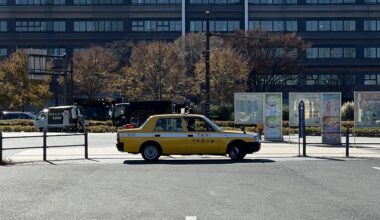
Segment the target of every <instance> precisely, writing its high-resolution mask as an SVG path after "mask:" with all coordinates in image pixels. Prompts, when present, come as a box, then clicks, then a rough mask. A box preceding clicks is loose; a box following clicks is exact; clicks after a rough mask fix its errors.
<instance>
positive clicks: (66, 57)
mask: <svg viewBox="0 0 380 220" xmlns="http://www.w3.org/2000/svg"><path fill="white" fill-rule="evenodd" d="M63 59H64V60H65V61H64V62H65V66H64V68H65V69H64V73H63V74H64V75H63V77H64V78H63V80H64V83H63V84H64V85H63V87H64V88H63V96H64V97H65V105H68V104H69V102H68V96H67V81H68V79H67V73H68V70H67V65H68V56H67V53H64V54H63Z"/></svg>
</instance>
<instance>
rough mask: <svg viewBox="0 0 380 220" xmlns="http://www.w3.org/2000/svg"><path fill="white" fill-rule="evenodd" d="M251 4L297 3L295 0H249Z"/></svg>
mask: <svg viewBox="0 0 380 220" xmlns="http://www.w3.org/2000/svg"><path fill="white" fill-rule="evenodd" d="M248 2H249V4H253V5H297V4H298V3H297V0H249V1H248Z"/></svg>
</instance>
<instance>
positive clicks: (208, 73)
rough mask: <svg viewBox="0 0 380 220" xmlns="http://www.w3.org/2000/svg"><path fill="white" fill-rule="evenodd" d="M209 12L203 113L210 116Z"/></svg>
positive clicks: (207, 13) (208, 17) (207, 12)
mask: <svg viewBox="0 0 380 220" xmlns="http://www.w3.org/2000/svg"><path fill="white" fill-rule="evenodd" d="M210 36H211V33H210V12H209V11H206V51H205V62H206V63H205V64H206V65H205V66H206V103H205V115H206V117H210Z"/></svg>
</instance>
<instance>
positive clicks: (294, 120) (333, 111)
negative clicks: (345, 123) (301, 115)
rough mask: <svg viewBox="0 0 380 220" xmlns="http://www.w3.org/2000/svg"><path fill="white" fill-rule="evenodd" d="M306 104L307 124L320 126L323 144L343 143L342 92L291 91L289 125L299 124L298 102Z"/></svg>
mask: <svg viewBox="0 0 380 220" xmlns="http://www.w3.org/2000/svg"><path fill="white" fill-rule="evenodd" d="M301 100H302V101H304V104H305V126H316V127H317V126H318V127H321V131H322V143H323V144H340V143H341V134H340V127H341V117H340V106H341V93H339V92H326V93H289V125H290V126H294V127H295V126H298V120H299V119H298V104H299V103H300V101H301Z"/></svg>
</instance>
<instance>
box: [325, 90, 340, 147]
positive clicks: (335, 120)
mask: <svg viewBox="0 0 380 220" xmlns="http://www.w3.org/2000/svg"><path fill="white" fill-rule="evenodd" d="M340 103H341V94H340V93H322V127H321V131H322V143H323V144H340V143H341V134H340V125H341V117H340Z"/></svg>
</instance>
